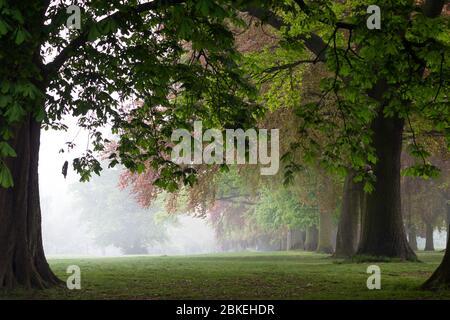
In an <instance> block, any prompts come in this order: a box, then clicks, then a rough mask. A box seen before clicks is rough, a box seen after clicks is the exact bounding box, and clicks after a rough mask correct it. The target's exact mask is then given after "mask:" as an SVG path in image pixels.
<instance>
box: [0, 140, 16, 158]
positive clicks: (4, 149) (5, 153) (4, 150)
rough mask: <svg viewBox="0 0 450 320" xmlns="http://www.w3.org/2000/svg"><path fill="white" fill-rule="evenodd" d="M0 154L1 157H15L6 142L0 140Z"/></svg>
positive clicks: (14, 153)
mask: <svg viewBox="0 0 450 320" xmlns="http://www.w3.org/2000/svg"><path fill="white" fill-rule="evenodd" d="M0 156H1V157H2V158H6V157H17V154H16V152H15V151H14V149H13V148H12V147H11V146H10V145H9V144H8V143H7V142H5V141H2V142H0Z"/></svg>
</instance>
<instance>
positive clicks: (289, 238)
mask: <svg viewBox="0 0 450 320" xmlns="http://www.w3.org/2000/svg"><path fill="white" fill-rule="evenodd" d="M291 247H292V231H291V229H290V228H289V229H288V230H287V232H286V251H289V250H291Z"/></svg>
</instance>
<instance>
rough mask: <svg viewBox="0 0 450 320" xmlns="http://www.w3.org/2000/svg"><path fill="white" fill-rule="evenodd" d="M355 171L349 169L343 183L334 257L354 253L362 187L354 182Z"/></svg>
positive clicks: (356, 242)
mask: <svg viewBox="0 0 450 320" xmlns="http://www.w3.org/2000/svg"><path fill="white" fill-rule="evenodd" d="M354 178H355V172H353V171H350V172H349V173H348V175H347V177H346V179H345V183H344V196H343V201H342V211H341V216H340V218H339V225H338V231H337V236H336V251H335V253H334V255H335V257H351V256H353V255H354V254H355V253H356V249H357V246H358V240H359V225H360V215H361V205H362V203H361V202H362V193H363V192H364V191H363V188H362V184H361V183H356V182H354V181H353V180H354Z"/></svg>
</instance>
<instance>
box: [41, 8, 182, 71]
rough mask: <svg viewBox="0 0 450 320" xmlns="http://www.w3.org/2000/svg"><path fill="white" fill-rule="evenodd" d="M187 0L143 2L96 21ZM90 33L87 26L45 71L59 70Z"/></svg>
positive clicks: (106, 20)
mask: <svg viewBox="0 0 450 320" xmlns="http://www.w3.org/2000/svg"><path fill="white" fill-rule="evenodd" d="M185 2H186V0H155V1H152V2H146V3H142V4H140V5H138V6H136V7H135V8H134V9H133V10H131V11H123V10H122V11H120V10H119V11H116V12H115V13H113V14H111V15H109V16H107V17H105V18H103V19H101V20H100V21H98V22H96V23H99V24H104V23H105V24H106V23H108V21H114V20H115V19H123V18H127V17H128V16H130V15H131V14H139V13H144V12H147V11H154V10H156V9H159V8H163V7H168V6H173V5H177V4H183V3H185ZM88 34H89V28H85V30H84V31H83V32H82V33H81V34H80V35H79V36H78V37H77V38H75V39H73V40H72V41H71V42H70V43H69V44H68V45H67V46H66V47H65V48H64V49H63V50H61V52H60V53H59V54H58V55H57V56H56V58H55V59H54V60H53V61H52V62H50V63H48V64H47V65H46V66H45V72H46V74H47V75H48V74H52V73H54V72H57V71H58V70H59V69H60V68H61V66H62V65H63V64H64V63H65V62H66V61H67V60H68V59H69V58H70V57H72V56H73V54H74V52H75V51H76V49H77V48H79V47H82V46H84V45H85V44H86V43H87V42H89V39H88Z"/></svg>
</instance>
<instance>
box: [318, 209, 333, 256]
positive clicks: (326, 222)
mask: <svg viewBox="0 0 450 320" xmlns="http://www.w3.org/2000/svg"><path fill="white" fill-rule="evenodd" d="M332 232H333V221H332V219H331V213H330V212H328V211H321V212H320V223H319V244H318V247H317V252H321V253H333V244H332V243H331V234H332Z"/></svg>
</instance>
